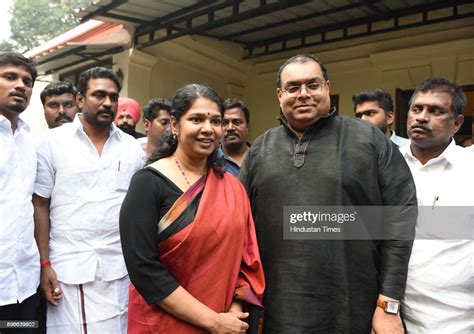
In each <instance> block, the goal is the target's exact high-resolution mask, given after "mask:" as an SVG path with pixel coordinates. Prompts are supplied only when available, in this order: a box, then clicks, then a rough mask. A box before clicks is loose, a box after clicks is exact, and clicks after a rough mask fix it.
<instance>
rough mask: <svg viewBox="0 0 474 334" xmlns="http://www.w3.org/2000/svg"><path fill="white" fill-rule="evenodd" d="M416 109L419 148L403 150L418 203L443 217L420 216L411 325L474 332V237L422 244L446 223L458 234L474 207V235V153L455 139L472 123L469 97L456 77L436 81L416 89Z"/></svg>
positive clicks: (414, 141) (408, 313) (408, 305)
mask: <svg viewBox="0 0 474 334" xmlns="http://www.w3.org/2000/svg"><path fill="white" fill-rule="evenodd" d="M409 104H410V109H409V111H408V119H407V130H408V136H409V137H410V140H411V144H410V145H409V146H405V147H402V148H401V149H400V151H401V152H402V154H403V156H404V157H405V159H406V161H407V163H408V166H409V167H410V170H411V172H412V174H413V178H414V180H415V184H416V188H417V197H418V205H419V206H420V207H422V208H424V209H422V208H421V209H420V210H427V212H428V213H433V214H434V215H435V216H432V219H430V221H428V222H425V221H424V220H423V218H425V217H426V215H421V214H420V219H419V222H418V224H417V235H418V234H420V236H418V237H417V240H415V243H414V245H413V251H412V256H411V259H410V264H409V268H408V279H407V288H406V294H405V300H404V303H403V311H404V314H405V319H406V324H407V328H408V331H409V332H410V333H440V334H441V333H473V332H474V317H473V316H472V315H473V312H474V299H473V292H474V268H473V262H472V261H473V256H474V243H473V241H472V239H471V240H442V239H441V238H443V235H438V236H437V238H436V239H432V240H419V238H422V235H423V236H426V235H430V234H431V235H432V234H433V231H431V230H430V231H426V229H424V228H423V227H424V226H432V227H437V226H440V225H442V226H444V231H445V232H446V233H448V232H449V233H451V232H450V231H449V230H451V229H453V228H455V227H454V226H460V225H455V224H457V223H459V221H458V220H460V219H461V220H462V214H461V215H458V214H457V212H459V213H462V212H463V210H466V208H470V209H469V210H470V213H469V216H468V217H470V218H468V220H467V222H466V223H467V224H468V225H469V227H470V230H471V231H472V220H473V219H474V214H473V213H472V208H473V207H474V197H473V196H472V189H473V188H474V179H473V178H472V171H473V170H474V155H473V153H472V151H471V150H468V149H465V148H462V147H460V146H457V145H456V143H455V141H454V139H453V136H454V134H455V133H456V132H457V131H458V130H459V129H460V127H461V125H462V123H463V121H464V117H463V115H462V113H463V111H464V107H465V105H466V98H465V96H464V93H463V91H462V89H461V88H460V87H458V86H456V85H455V84H454V83H452V82H450V81H449V80H446V79H443V78H432V79H428V80H426V81H423V82H422V83H421V84H420V85H418V87H416V90H415V92H414V93H413V95H412V97H411V99H410V102H409ZM449 206H456V207H457V208H455V210H456V211H453V213H452V214H450V216H449V219H450V221H443V222H438V221H437V218H436V216H439V215H441V213H442V212H443V211H444V210H446V209H447V207H449ZM463 207H464V209H463ZM459 210H461V211H459ZM422 212H423V211H420V213H422ZM436 212H438V213H436ZM428 213H427V214H428ZM425 219H426V218H425ZM453 220H456V222H455V221H453ZM426 223H427V224H426ZM461 230H462V229H460V231H461ZM460 231H459V232H458V235H457V236H455V237H456V238H457V239H466V238H467V239H469V238H471V237H472V235H469V234H467V235H459V233H461V232H460Z"/></svg>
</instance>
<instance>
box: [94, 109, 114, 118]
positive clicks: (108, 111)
mask: <svg viewBox="0 0 474 334" xmlns="http://www.w3.org/2000/svg"><path fill="white" fill-rule="evenodd" d="M99 114H107V115H110V116H112V117H114V116H115V114H114V112H113V111H112V109H102V110H99V111H98V112H97V115H99Z"/></svg>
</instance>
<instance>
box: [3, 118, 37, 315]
mask: <svg viewBox="0 0 474 334" xmlns="http://www.w3.org/2000/svg"><path fill="white" fill-rule="evenodd" d="M35 174H36V152H35V145H34V142H33V139H32V138H31V135H30V133H29V128H28V125H27V124H26V123H25V122H24V121H23V120H21V119H18V126H17V129H16V130H15V133H12V129H11V123H10V121H9V120H8V119H7V118H5V117H4V116H3V115H0V306H1V305H9V304H15V303H16V302H17V301H19V302H20V303H21V302H22V301H23V300H25V299H26V298H28V297H30V296H32V295H33V294H34V293H35V292H36V288H37V287H38V285H39V275H40V266H39V253H38V248H37V246H36V242H35V239H34V227H35V226H34V222H33V204H32V203H31V196H32V194H33V185H34V182H35Z"/></svg>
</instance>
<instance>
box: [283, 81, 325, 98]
mask: <svg viewBox="0 0 474 334" xmlns="http://www.w3.org/2000/svg"><path fill="white" fill-rule="evenodd" d="M303 86H304V87H305V88H306V92H307V93H308V94H310V95H313V94H316V93H319V92H320V91H321V90H322V89H323V87H324V86H326V82H311V83H308V84H302V85H293V86H288V87H286V88H285V89H282V90H281V91H282V92H284V93H285V94H286V95H287V96H288V97H296V96H298V95H299V94H300V93H301V90H302V89H303Z"/></svg>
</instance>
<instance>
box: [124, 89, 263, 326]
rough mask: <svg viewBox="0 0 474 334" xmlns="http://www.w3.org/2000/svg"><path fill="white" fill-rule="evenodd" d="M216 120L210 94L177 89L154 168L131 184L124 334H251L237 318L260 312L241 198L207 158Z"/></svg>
mask: <svg viewBox="0 0 474 334" xmlns="http://www.w3.org/2000/svg"><path fill="white" fill-rule="evenodd" d="M222 114H223V104H222V100H221V99H220V98H219V96H218V95H217V93H216V92H215V91H214V90H212V89H211V88H209V87H207V86H204V85H200V84H189V85H186V86H184V87H183V88H181V89H180V90H178V92H177V94H176V96H175V97H174V98H173V102H172V110H171V115H172V117H171V129H170V130H169V131H168V133H166V134H165V135H164V136H163V137H162V141H161V142H160V146H159V149H158V150H157V151H156V152H155V153H156V154H154V155H152V156H151V157H150V160H151V161H154V160H156V161H154V162H152V163H151V164H150V165H148V166H147V167H146V168H144V169H142V170H141V171H139V172H137V173H136V174H135V176H134V177H133V179H132V181H131V184H130V187H129V190H128V193H127V196H126V197H125V200H124V202H123V205H122V210H121V213H120V235H121V240H122V249H123V254H124V257H125V263H126V265H127V269H128V272H129V275H130V280H131V282H132V284H131V285H130V296H129V306H128V332H129V333H180V334H181V333H182V334H188V333H207V332H209V333H250V332H255V333H256V330H257V328H258V319H257V320H256V321H255V319H252V320H250V319H249V316H248V312H247V310H249V309H252V308H253V309H255V308H257V309H261V308H262V296H263V292H264V287H265V283H264V276H263V271H262V264H261V262H260V255H259V251H258V246H257V241H256V236H255V228H254V225H253V219H252V214H251V210H250V205H249V200H248V197H247V193H246V191H245V189H244V188H243V186H242V185H241V183H240V182H239V181H238V180H237V179H236V178H235V177H233V176H232V175H231V174H229V173H224V171H223V168H222V166H221V164H220V161H219V159H217V154H216V149H217V147H218V145H219V142H220V139H221V137H222V132H223V130H222V126H221V121H222ZM249 326H250V327H249Z"/></svg>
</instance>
